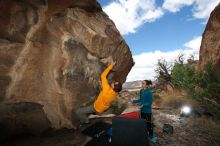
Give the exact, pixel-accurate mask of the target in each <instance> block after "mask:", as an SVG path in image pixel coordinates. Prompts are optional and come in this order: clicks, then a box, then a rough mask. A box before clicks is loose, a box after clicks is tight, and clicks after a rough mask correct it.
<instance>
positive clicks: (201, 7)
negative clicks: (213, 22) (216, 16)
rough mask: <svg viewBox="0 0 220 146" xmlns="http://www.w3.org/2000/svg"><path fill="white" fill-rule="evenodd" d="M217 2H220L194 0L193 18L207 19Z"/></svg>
mask: <svg viewBox="0 0 220 146" xmlns="http://www.w3.org/2000/svg"><path fill="white" fill-rule="evenodd" d="M219 2H220V0H195V5H194V8H193V16H194V17H195V18H199V19H208V18H209V15H210V13H211V12H212V10H213V9H214V8H215V7H216V6H217V5H218V4H219Z"/></svg>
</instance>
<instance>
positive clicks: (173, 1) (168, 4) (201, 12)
mask: <svg viewBox="0 0 220 146" xmlns="http://www.w3.org/2000/svg"><path fill="white" fill-rule="evenodd" d="M219 2H220V0H164V3H163V6H162V7H163V9H165V10H168V11H170V12H173V13H175V12H178V11H180V9H181V8H182V7H184V6H193V9H192V15H193V17H194V18H198V19H208V18H209V15H210V13H211V12H212V10H213V9H214V8H215V7H216V6H217V5H218V4H219Z"/></svg>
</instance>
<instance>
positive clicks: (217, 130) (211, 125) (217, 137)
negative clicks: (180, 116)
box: [193, 117, 220, 146]
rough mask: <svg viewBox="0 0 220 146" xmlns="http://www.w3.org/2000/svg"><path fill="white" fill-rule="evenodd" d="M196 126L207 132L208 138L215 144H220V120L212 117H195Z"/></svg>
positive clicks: (216, 145) (217, 145)
mask: <svg viewBox="0 0 220 146" xmlns="http://www.w3.org/2000/svg"><path fill="white" fill-rule="evenodd" d="M193 122H194V127H195V128H196V129H199V130H200V132H202V133H205V135H206V136H207V137H205V138H207V139H209V140H211V143H213V145H215V146H219V145H220V124H219V121H214V120H212V119H210V118H206V117H201V118H194V119H193Z"/></svg>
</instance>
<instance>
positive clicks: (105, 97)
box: [94, 64, 118, 113]
mask: <svg viewBox="0 0 220 146" xmlns="http://www.w3.org/2000/svg"><path fill="white" fill-rule="evenodd" d="M112 67H113V65H112V64H111V65H109V66H108V68H106V69H105V70H104V71H103V73H102V74H101V82H102V91H101V92H100V93H99V96H98V97H97V99H96V100H95V102H94V108H95V110H96V111H97V112H99V113H102V112H104V111H105V110H106V109H108V108H109V107H110V104H111V102H112V101H113V100H114V99H115V98H116V96H117V95H118V93H117V92H115V91H114V90H113V89H112V87H111V86H110V85H109V83H108V80H107V78H106V76H107V75H108V73H109V72H110V70H111V69H112Z"/></svg>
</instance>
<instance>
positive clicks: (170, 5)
mask: <svg viewBox="0 0 220 146" xmlns="http://www.w3.org/2000/svg"><path fill="white" fill-rule="evenodd" d="M193 2H194V0H164V3H163V6H162V7H163V8H164V9H166V10H169V11H170V12H173V13H174V12H178V11H180V9H181V8H182V7H183V6H189V5H192V4H193Z"/></svg>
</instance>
